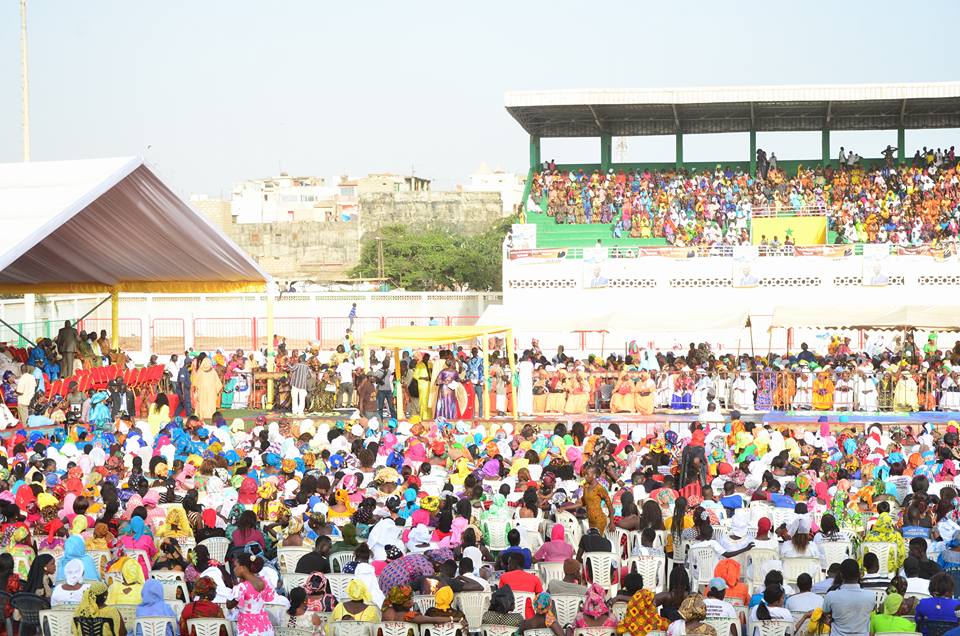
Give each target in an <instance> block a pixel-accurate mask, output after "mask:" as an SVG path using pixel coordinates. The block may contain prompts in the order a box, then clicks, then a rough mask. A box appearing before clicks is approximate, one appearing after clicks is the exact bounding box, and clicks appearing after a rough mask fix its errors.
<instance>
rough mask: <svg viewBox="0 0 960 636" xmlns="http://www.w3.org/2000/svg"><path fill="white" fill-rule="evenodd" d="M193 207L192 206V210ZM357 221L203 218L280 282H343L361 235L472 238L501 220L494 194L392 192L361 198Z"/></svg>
mask: <svg viewBox="0 0 960 636" xmlns="http://www.w3.org/2000/svg"><path fill="white" fill-rule="evenodd" d="M194 205H196V204H194ZM359 208H360V211H359V214H358V215H357V218H358V219H359V220H354V221H349V222H346V223H322V222H317V221H294V222H285V223H242V224H237V223H233V222H232V221H229V222H224V221H223V220H222V217H220V216H217V217H215V216H214V215H213V214H210V210H204V212H206V213H207V214H208V216H209V217H210V218H211V219H213V220H214V221H215V222H217V223H218V225H220V226H221V227H222V228H223V230H224V231H225V232H226V233H227V235H228V236H229V237H230V238H231V239H232V240H233V241H234V242H235V243H236V244H237V245H239V246H240V247H241V248H243V249H244V250H246V252H247V253H249V254H250V255H251V256H252V257H253V258H254V259H256V261H257V262H258V263H260V265H261V266H262V267H263V268H264V269H266V270H267V272H269V273H270V274H271V275H273V276H274V277H275V278H277V279H278V280H280V281H286V280H303V279H309V280H331V279H337V278H344V277H345V276H346V273H347V271H348V270H350V269H351V268H352V267H353V266H354V265H356V264H357V262H358V261H359V259H360V241H361V239H362V238H363V236H364V235H366V234H367V233H369V232H373V231H376V230H377V229H378V228H380V227H382V226H384V225H390V224H395V223H402V224H405V225H409V226H411V227H424V226H427V225H430V224H435V225H439V226H442V227H447V228H450V229H453V230H456V231H459V232H462V233H464V234H468V235H469V234H476V233H478V232H481V231H483V230H484V229H485V228H487V227H489V225H490V224H491V223H492V222H494V221H495V220H497V219H500V218H502V217H503V216H504V213H503V206H502V204H501V201H500V194H499V193H497V192H431V191H427V192H396V193H384V194H379V193H376V194H364V195H361V197H360V206H359Z"/></svg>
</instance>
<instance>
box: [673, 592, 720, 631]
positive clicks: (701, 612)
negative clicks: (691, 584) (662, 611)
mask: <svg viewBox="0 0 960 636" xmlns="http://www.w3.org/2000/svg"><path fill="white" fill-rule="evenodd" d="M706 620H707V605H706V603H704V602H703V596H702V595H700V594H693V595H691V596H688V597H687V598H685V599H683V603H681V604H680V620H677V621H674V622H672V623H670V627H668V628H667V636H683V635H684V634H690V635H696V636H717V630H715V629H714V628H713V627H712V626H710V625H708V624H707V623H705V622H704V621H706ZM724 636H726V635H724Z"/></svg>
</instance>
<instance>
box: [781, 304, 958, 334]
mask: <svg viewBox="0 0 960 636" xmlns="http://www.w3.org/2000/svg"><path fill="white" fill-rule="evenodd" d="M790 327H815V328H816V327H819V328H824V329H881V330H882V329H897V330H900V329H904V328H917V329H937V330H940V331H960V305H884V306H880V305H872V306H871V305H855V306H840V307H838V306H832V305H826V306H824V305H815V304H814V305H796V306H780V307H776V308H775V309H774V310H773V320H772V321H771V324H770V328H771V329H777V328H782V329H787V328H790Z"/></svg>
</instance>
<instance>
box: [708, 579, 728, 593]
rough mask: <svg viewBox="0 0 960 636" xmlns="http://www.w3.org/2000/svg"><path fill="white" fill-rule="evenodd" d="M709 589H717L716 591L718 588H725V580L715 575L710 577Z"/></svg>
mask: <svg viewBox="0 0 960 636" xmlns="http://www.w3.org/2000/svg"><path fill="white" fill-rule="evenodd" d="M710 589H711V590H717V591H718V592H719V591H720V590H725V589H727V582H726V581H724V580H723V579H721V578H720V577H719V576H715V577H713V578H712V579H710Z"/></svg>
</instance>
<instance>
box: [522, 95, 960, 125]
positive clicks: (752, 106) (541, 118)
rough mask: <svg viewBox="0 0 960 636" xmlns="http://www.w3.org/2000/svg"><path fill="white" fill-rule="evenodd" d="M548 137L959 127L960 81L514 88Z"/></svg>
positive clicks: (530, 121)
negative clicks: (573, 88)
mask: <svg viewBox="0 0 960 636" xmlns="http://www.w3.org/2000/svg"><path fill="white" fill-rule="evenodd" d="M504 103H505V105H506V108H507V111H508V112H509V113H510V114H511V115H512V116H513V117H514V118H515V119H516V120H517V121H518V122H519V123H520V125H521V126H523V128H524V129H525V130H526V131H527V132H529V133H530V134H535V135H539V136H541V137H595V136H599V135H601V134H609V135H615V136H633V135H665V134H673V133H676V132H684V133H714V132H747V131H749V130H751V129H752V130H757V131H794V130H823V129H825V128H828V129H831V130H879V129H892V128H900V127H903V128H952V127H960V82H935V83H926V84H854V85H820V86H813V85H805V86H729V87H702V88H665V89H584V90H558V91H521V92H509V93H507V94H506V95H505V97H504Z"/></svg>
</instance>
